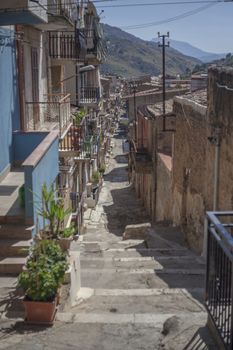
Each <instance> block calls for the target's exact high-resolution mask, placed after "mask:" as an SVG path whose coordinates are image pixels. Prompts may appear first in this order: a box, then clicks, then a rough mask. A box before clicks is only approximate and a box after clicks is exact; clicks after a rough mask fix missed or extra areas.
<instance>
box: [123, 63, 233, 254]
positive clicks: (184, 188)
mask: <svg viewBox="0 0 233 350" xmlns="http://www.w3.org/2000/svg"><path fill="white" fill-rule="evenodd" d="M232 94H233V69H232V68H210V70H209V73H208V91H207V92H206V90H199V91H195V92H193V93H189V94H186V95H182V96H176V97H175V98H174V102H173V109H172V113H170V116H171V118H166V123H167V124H166V128H167V129H170V130H172V129H175V132H172V131H170V132H166V133H163V118H162V113H161V103H160V101H157V103H156V101H155V105H154V106H151V103H150V102H149V101H147V99H148V98H149V97H148V96H147V98H144V101H145V104H144V105H143V107H142V106H140V107H139V106H138V104H139V103H141V99H142V98H143V97H142V96H140V99H139V98H138V97H137V98H136V101H137V106H136V108H137V109H136V110H137V114H136V119H137V120H136V127H135V123H133V122H131V124H130V125H131V127H130V138H131V144H132V146H131V152H130V161H131V164H130V165H131V169H132V181H133V184H134V186H135V189H136V192H137V194H138V196H139V197H140V198H141V199H142V201H143V203H144V206H145V208H146V209H147V211H148V213H149V214H150V215H151V217H152V219H153V221H154V222H158V221H161V220H162V221H164V220H165V221H167V220H168V221H170V222H172V223H173V224H174V225H177V226H180V227H181V228H182V231H183V233H184V237H185V239H186V242H187V244H188V245H189V246H190V248H192V249H193V250H195V251H196V252H198V253H200V254H201V253H202V252H203V249H204V245H205V243H204V219H205V213H206V211H208V210H220V211H229V210H232V206H233V184H232V179H233V166H232V163H233V160H232V148H233V141H232V140H233V137H232V136H233V135H232V132H233V131H232V112H233V99H232ZM158 96H159V95H158ZM153 98H154V97H153ZM166 103H168V101H167V102H166ZM170 107H171V106H170ZM130 110H131V112H132V110H133V108H132V106H131V109H130ZM170 111H171V109H170V110H169V109H168V115H169V112H170ZM174 116H175V125H174ZM132 121H133V119H132ZM135 133H136V137H135V136H134V135H135Z"/></svg>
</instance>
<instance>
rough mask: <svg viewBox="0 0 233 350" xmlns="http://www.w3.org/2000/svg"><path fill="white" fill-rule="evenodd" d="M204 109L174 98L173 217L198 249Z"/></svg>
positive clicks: (203, 177) (202, 197)
mask: <svg viewBox="0 0 233 350" xmlns="http://www.w3.org/2000/svg"><path fill="white" fill-rule="evenodd" d="M206 111H207V109H206V107H203V106H200V105H199V104H197V103H195V102H193V101H190V100H187V99H185V98H183V97H177V98H176V99H175V102H174V112H175V113H176V133H175V135H174V150H173V209H172V218H173V222H174V223H175V224H176V225H182V227H183V229H184V232H185V237H186V240H187V242H188V243H189V244H190V246H191V247H192V248H193V249H194V250H196V251H197V252H199V253H200V252H201V248H202V242H203V234H204V229H203V225H204V215H205V209H206V204H205V187H206V157H207V156H206V151H207V142H208V140H207V117H206Z"/></svg>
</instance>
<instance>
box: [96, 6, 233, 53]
mask: <svg viewBox="0 0 233 350" xmlns="http://www.w3.org/2000/svg"><path fill="white" fill-rule="evenodd" d="M98 1H99V0H98ZM174 1H176V0H109V1H106V0H105V1H104V2H96V3H95V5H96V7H97V9H98V13H101V11H102V10H104V12H103V13H101V21H102V22H103V23H107V24H109V25H112V26H116V27H123V28H122V29H123V30H125V31H128V32H129V33H131V34H133V35H135V36H138V37H140V38H142V39H144V40H151V39H152V38H155V37H157V32H158V31H160V32H161V34H166V33H167V31H169V32H170V37H171V39H174V40H181V41H186V42H189V43H190V44H192V45H194V46H196V47H198V48H200V49H203V50H205V51H209V52H214V53H228V52H233V1H232V2H224V3H217V4H214V5H213V4H211V7H209V8H207V9H205V10H203V11H201V12H199V13H196V14H194V15H192V16H189V17H186V18H183V19H179V20H177V21H174V22H168V23H164V24H159V25H154V26H151V27H147V28H138V29H136V30H135V29H134V30H132V29H125V28H124V27H125V26H132V25H138V24H144V23H151V22H157V21H163V20H166V19H169V18H171V17H175V16H178V15H181V14H183V13H186V12H189V11H192V10H195V9H198V8H200V7H203V6H204V5H206V2H205V1H204V0H203V3H202V1H200V3H198V4H182V5H164V3H165V2H174ZM177 1H178V0H177ZM184 1H190V0H184ZM155 2H160V3H161V2H162V3H163V5H159V6H146V4H148V3H155ZM136 3H138V4H143V6H140V7H136V6H135V5H134V6H131V7H107V6H114V5H120V4H131V5H133V4H136Z"/></svg>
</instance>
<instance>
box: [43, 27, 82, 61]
mask: <svg viewBox="0 0 233 350" xmlns="http://www.w3.org/2000/svg"><path fill="white" fill-rule="evenodd" d="M85 55H86V39H85V37H83V34H82V33H80V32H79V31H78V30H77V31H76V33H75V31H64V32H58V31H50V32H49V56H50V57H51V58H55V59H75V60H80V61H83V60H84V58H85Z"/></svg>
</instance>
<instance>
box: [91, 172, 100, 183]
mask: <svg viewBox="0 0 233 350" xmlns="http://www.w3.org/2000/svg"><path fill="white" fill-rule="evenodd" d="M99 179H100V173H99V171H97V170H96V171H93V173H92V177H91V181H92V182H93V183H97V182H99Z"/></svg>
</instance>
